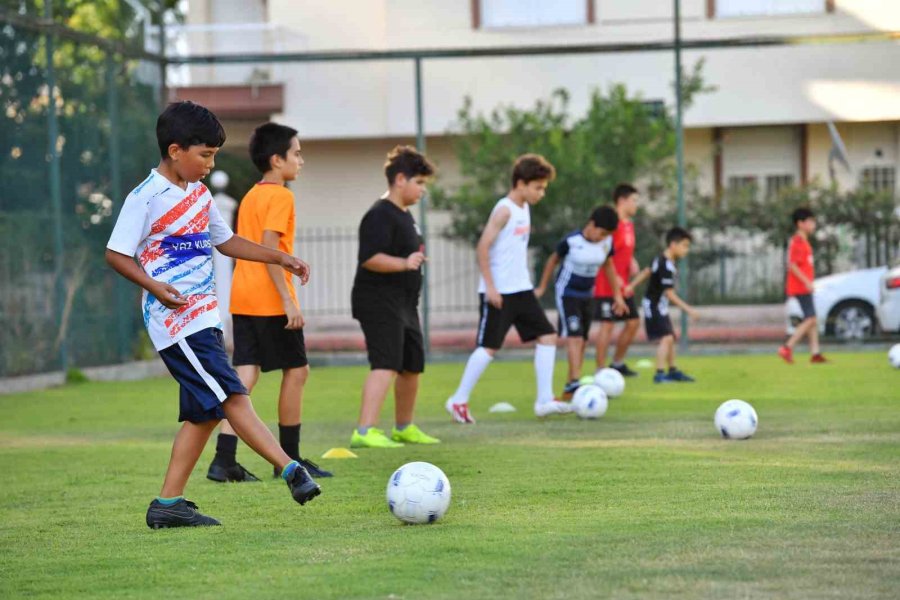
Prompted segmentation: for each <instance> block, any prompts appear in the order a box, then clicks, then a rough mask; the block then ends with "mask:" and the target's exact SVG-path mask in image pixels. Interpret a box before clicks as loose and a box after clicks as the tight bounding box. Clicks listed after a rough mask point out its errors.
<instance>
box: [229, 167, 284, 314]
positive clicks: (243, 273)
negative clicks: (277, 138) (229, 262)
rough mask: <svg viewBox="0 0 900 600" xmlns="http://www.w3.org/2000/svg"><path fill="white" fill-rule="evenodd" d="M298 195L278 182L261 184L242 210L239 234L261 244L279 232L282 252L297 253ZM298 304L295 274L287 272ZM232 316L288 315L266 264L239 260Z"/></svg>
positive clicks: (235, 271) (232, 284)
mask: <svg viewBox="0 0 900 600" xmlns="http://www.w3.org/2000/svg"><path fill="white" fill-rule="evenodd" d="M295 219H296V215H295V213H294V194H292V193H291V190H289V189H288V188H286V187H284V186H282V185H277V184H274V183H257V184H256V185H254V186H253V188H252V189H251V190H250V191H249V192H247V195H246V196H244V199H243V200H241V205H240V208H238V220H237V234H238V235H240V236H242V237H245V238H247V239H248V240H250V241H253V242H256V243H258V244H261V243H262V239H263V231H265V230H267V229H268V230H269V231H274V232H276V233H278V249H279V250H281V251H282V252H287V253H288V254H293V253H294V221H295ZM284 280H285V282H287V286H288V289H289V290H290V293H291V298H293V300H294V303H295V304H296V302H297V293H296V291H295V290H294V283H293V281H292V275H291V274H290V273H288V272H287V271H285V272H284ZM231 314H233V315H250V316H255V317H275V316H278V315H283V314H284V304H283V303H282V302H281V296H280V295H279V294H278V290H277V289H276V288H275V283H274V282H273V281H272V278H271V277H270V276H269V271H268V269H266V265H265V264H264V263H258V262H251V261H248V260H236V261H235V266H234V277H233V278H232V281H231Z"/></svg>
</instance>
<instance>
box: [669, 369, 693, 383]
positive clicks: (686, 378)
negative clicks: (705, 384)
mask: <svg viewBox="0 0 900 600" xmlns="http://www.w3.org/2000/svg"><path fill="white" fill-rule="evenodd" d="M666 378H668V380H669V381H678V382H681V383H693V382H694V378H693V377H691V376H690V375H688V374H687V373H685V372H684V371H682V370H680V369H669V372H668V373H667V374H666Z"/></svg>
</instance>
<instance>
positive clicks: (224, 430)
mask: <svg viewBox="0 0 900 600" xmlns="http://www.w3.org/2000/svg"><path fill="white" fill-rule="evenodd" d="M234 370H235V372H236V373H237V375H238V379H240V380H241V383H243V384H244V387H245V388H247V392H248V393H250V394H252V393H253V388H255V387H256V384H257V382H258V381H259V366H257V365H240V366H237V367H235V368H234ZM219 435H233V436H235V437H237V434H236V433H235V432H234V429H233V428H232V427H231V425H229V424H228V419H222V426H221V428H220V429H219ZM232 458H234V457H233V456H232Z"/></svg>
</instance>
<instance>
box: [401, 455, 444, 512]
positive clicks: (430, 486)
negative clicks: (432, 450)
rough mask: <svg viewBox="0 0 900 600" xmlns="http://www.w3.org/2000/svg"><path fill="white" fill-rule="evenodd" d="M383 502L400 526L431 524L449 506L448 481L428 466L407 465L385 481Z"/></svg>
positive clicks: (433, 467) (421, 463)
mask: <svg viewBox="0 0 900 600" xmlns="http://www.w3.org/2000/svg"><path fill="white" fill-rule="evenodd" d="M387 503H388V508H389V509H390V511H391V514H392V515H394V516H395V517H397V518H398V519H400V520H401V521H403V522H404V523H412V524H420V523H434V522H435V521H437V520H438V519H440V518H441V517H443V516H444V513H446V512H447V509H448V508H449V507H450V480H448V479H447V476H446V475H444V472H443V471H441V470H440V469H439V468H437V467H436V466H434V465H432V464H430V463H427V462H411V463H407V464H405V465H403V466H402V467H400V468H399V469H397V470H396V471H394V474H393V475H391V478H390V479H389V480H388V484H387Z"/></svg>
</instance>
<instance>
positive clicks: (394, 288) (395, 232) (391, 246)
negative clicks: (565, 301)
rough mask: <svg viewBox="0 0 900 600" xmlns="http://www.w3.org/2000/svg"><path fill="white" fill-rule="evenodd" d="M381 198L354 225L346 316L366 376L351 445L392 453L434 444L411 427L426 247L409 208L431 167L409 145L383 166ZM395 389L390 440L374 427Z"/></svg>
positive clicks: (419, 368)
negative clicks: (358, 337)
mask: <svg viewBox="0 0 900 600" xmlns="http://www.w3.org/2000/svg"><path fill="white" fill-rule="evenodd" d="M384 173H385V176H386V177H387V182H388V193H387V195H386V196H385V197H383V198H381V199H380V200H378V201H377V202H376V203H375V204H374V205H373V206H372V208H370V209H369V210H368V212H366V214H365V216H363V219H362V222H361V223H360V225H359V262H358V266H357V268H356V278H355V279H354V281H353V292H352V296H351V305H352V310H353V318H355V319H356V320H358V321H359V324H360V325H361V326H362V330H363V335H365V338H366V349H367V351H368V354H369V365H370V366H371V371H370V372H369V375H368V377H367V378H366V382H365V385H364V386H363V391H362V407H361V409H360V413H359V424H358V426H357V428H356V429H355V430H354V431H353V435H352V436H351V438H350V446H351V447H353V448H399V447H401V446H403V444H404V443H409V444H437V443H439V442H440V440H438V439H436V438H433V437H431V436H429V435H427V434H426V433H424V432H423V431H422V430H421V429H419V428H418V427H416V425H415V424H413V422H412V421H413V411H414V409H415V405H416V393H417V392H418V389H419V374H420V373H422V372H423V371H424V370H425V347H424V343H423V339H422V329H421V326H420V325H419V313H418V304H419V291H420V289H421V287H422V271H421V268H422V263H424V262H425V246H424V244H423V242H422V236H421V233H420V232H419V227H418V225H416V222H415V220H414V219H413V217H412V215H411V214H410V213H409V207H410V206H412V205H413V204H415V203H416V202H418V201H419V199H420V198H421V197H422V194H423V193H424V191H425V184H426V182H427V179H428V177H430V176H431V175H433V174H434V167H433V166H432V164H431V163H430V162H429V161H428V159H427V158H425V156H424V155H422V154H420V153H419V152H418V151H416V149H415V148H412V147H410V146H397V147H395V148H394V149H393V150H391V152H390V153H388V157H387V162H386V163H385V165H384ZM392 382H393V384H394V402H395V411H396V425H395V427H394V430H393V432H392V433H391V437H390V438H388V437H387V436H386V435H385V434H384V432H383V431H382V430H380V429H378V428H376V427H375V423H376V422H377V421H378V414H379V412H380V411H381V405H382V404H384V399H385V396H387V392H388V388H389V387H390V385H391V383H392Z"/></svg>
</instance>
